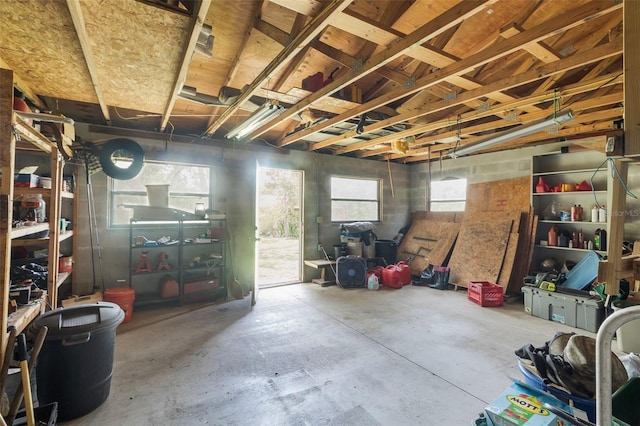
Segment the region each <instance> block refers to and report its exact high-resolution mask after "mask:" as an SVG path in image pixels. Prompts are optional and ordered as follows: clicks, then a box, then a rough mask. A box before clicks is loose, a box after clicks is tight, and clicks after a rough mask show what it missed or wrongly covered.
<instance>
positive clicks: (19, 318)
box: [7, 292, 47, 333]
mask: <svg viewBox="0 0 640 426" xmlns="http://www.w3.org/2000/svg"><path fill="white" fill-rule="evenodd" d="M46 302H47V294H46V292H45V293H44V295H43V296H42V297H41V298H40V299H36V300H33V301H31V302H30V303H29V304H28V305H25V306H20V307H19V308H18V310H17V311H16V312H14V313H12V314H10V315H9V317H8V318H7V327H8V328H9V327H15V328H16V330H17V332H18V333H21V332H22V331H23V330H24V329H25V328H26V327H27V326H28V325H29V324H30V323H31V321H33V320H34V319H35V318H36V317H37V316H38V315H40V314H41V313H43V312H44V310H45V308H46V306H47V303H46Z"/></svg>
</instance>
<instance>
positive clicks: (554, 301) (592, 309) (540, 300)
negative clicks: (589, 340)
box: [522, 286, 604, 333]
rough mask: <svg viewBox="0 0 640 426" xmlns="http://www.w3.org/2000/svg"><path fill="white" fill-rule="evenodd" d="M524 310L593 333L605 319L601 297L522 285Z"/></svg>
mask: <svg viewBox="0 0 640 426" xmlns="http://www.w3.org/2000/svg"><path fill="white" fill-rule="evenodd" d="M522 292H523V293H524V310H525V312H527V313H528V314H530V315H533V316H536V317H538V318H542V319H546V320H551V321H555V322H559V323H561V324H566V325H568V326H570V327H576V328H581V329H583V330H588V331H591V332H593V333H596V332H597V331H598V328H599V327H600V324H602V321H603V320H604V305H603V303H602V301H601V300H600V299H599V298H594V297H591V296H577V295H573V294H564V293H558V292H551V291H546V290H541V289H539V288H536V287H528V286H524V287H522Z"/></svg>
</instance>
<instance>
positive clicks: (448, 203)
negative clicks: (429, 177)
mask: <svg viewBox="0 0 640 426" xmlns="http://www.w3.org/2000/svg"><path fill="white" fill-rule="evenodd" d="M429 196H430V197H429V210H430V211H432V212H463V211H464V206H465V203H466V200H467V180H466V179H455V178H446V179H443V180H439V181H431V187H430V191H429Z"/></svg>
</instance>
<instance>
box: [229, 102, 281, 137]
mask: <svg viewBox="0 0 640 426" xmlns="http://www.w3.org/2000/svg"><path fill="white" fill-rule="evenodd" d="M270 107H271V104H268V103H266V104H264V105H262V106H261V107H260V108H258V109H257V110H255V111H254V112H253V114H251V115H250V116H249V117H248V118H247V119H246V120H245V121H243V122H242V123H240V124H238V125H237V126H236V127H234V128H233V129H231V131H229V133H227V134H226V138H227V139H233V138H235V137H236V136H238V134H239V133H240V132H242V131H244V130H245V129H246V128H247V127H253V124H254V123H256V122H258V121H260V120H262V118H263V117H265V116H268V115H269V113H270Z"/></svg>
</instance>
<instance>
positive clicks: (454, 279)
mask: <svg viewBox="0 0 640 426" xmlns="http://www.w3.org/2000/svg"><path fill="white" fill-rule="evenodd" d="M512 226H513V220H512V219H496V220H494V221H486V220H477V221H476V220H465V222H464V223H463V224H462V227H461V228H460V234H459V235H458V240H457V242H456V246H455V248H454V250H453V254H452V255H451V260H450V261H449V265H448V266H449V267H450V268H451V277H450V279H449V281H450V282H451V283H452V284H455V285H457V286H462V287H467V285H468V283H469V281H491V282H494V283H495V282H496V281H497V280H498V276H499V275H500V269H501V268H502V264H503V260H504V255H505V251H506V249H507V244H508V242H509V236H510V234H511V232H512V231H511V227H512Z"/></svg>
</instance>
